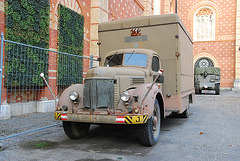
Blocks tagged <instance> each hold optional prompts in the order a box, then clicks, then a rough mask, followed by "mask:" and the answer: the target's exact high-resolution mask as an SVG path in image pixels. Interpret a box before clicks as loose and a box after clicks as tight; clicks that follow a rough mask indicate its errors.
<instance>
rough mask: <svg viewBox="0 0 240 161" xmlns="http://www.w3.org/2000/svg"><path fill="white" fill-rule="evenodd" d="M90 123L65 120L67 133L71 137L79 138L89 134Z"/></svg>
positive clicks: (64, 127) (64, 125)
mask: <svg viewBox="0 0 240 161" xmlns="http://www.w3.org/2000/svg"><path fill="white" fill-rule="evenodd" d="M89 128H90V124H89V123H81V122H69V121H63V129H64V132H65V134H66V135H67V136H68V137H69V138H71V139H79V138H82V137H84V136H86V135H87V133H88V130H89Z"/></svg>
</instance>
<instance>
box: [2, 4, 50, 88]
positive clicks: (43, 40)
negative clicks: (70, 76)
mask: <svg viewBox="0 0 240 161" xmlns="http://www.w3.org/2000/svg"><path fill="white" fill-rule="evenodd" d="M49 11H50V6H49V0H6V2H5V25H6V30H5V39H6V40H12V41H15V42H21V43H24V44H28V45H33V46H38V47H41V48H48V46H49ZM42 72H43V73H45V74H46V75H48V52H46V51H43V50H40V49H34V48H30V47H24V46H21V45H16V44H11V43H6V45H5V86H8V87H11V86H19V87H22V86H43V85H45V84H44V83H43V81H42V78H41V77H39V74H40V73H42Z"/></svg>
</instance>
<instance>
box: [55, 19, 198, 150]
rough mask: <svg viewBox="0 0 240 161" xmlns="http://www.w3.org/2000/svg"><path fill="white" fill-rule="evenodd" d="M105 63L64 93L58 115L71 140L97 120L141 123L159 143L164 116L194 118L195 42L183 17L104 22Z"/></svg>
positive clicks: (146, 139) (145, 136) (146, 138)
mask: <svg viewBox="0 0 240 161" xmlns="http://www.w3.org/2000/svg"><path fill="white" fill-rule="evenodd" d="M98 45H99V51H100V57H101V62H100V66H99V67H96V68H92V69H90V70H89V71H88V72H87V74H86V78H85V79H84V85H83V84H75V85H72V86H70V87H69V88H67V89H66V90H65V91H64V92H63V93H62V95H61V96H60V98H59V102H58V104H57V106H56V110H55V119H58V120H62V121H63V128H64V131H65V133H66V135H67V136H68V137H69V138H71V139H78V138H80V137H84V136H85V135H86V134H87V132H88V130H89V127H90V125H91V124H100V125H111V126H114V125H116V126H117V125H123V126H134V127H137V128H136V129H137V131H138V134H139V135H138V136H139V139H140V142H141V143H142V144H143V145H146V146H153V145H155V144H156V143H157V141H158V138H159V134H160V125H161V119H163V118H165V117H167V116H169V115H170V114H171V113H174V114H179V115H180V116H182V117H188V115H189V110H188V108H189V104H190V103H192V102H193V97H194V75H193V53H192V52H193V43H192V39H191V37H190V35H189V33H188V31H187V30H186V28H185V27H184V25H183V23H182V21H181V20H180V18H179V16H178V15H176V14H169V15H157V16H148V17H139V18H131V19H125V20H118V21H112V22H106V23H102V24H100V25H99V42H98Z"/></svg>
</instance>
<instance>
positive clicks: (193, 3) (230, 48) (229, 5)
mask: <svg viewBox="0 0 240 161" xmlns="http://www.w3.org/2000/svg"><path fill="white" fill-rule="evenodd" d="M203 6H207V7H211V8H212V9H213V10H214V12H215V15H216V20H215V21H216V25H215V41H211V42H209V41H206V42H194V51H193V54H194V55H197V54H199V53H201V52H208V53H211V54H212V55H214V56H215V57H216V58H217V61H218V64H219V66H218V67H220V68H221V87H227V88H232V87H233V82H234V77H235V73H234V72H235V34H236V33H235V31H236V26H235V24H236V1H235V0H228V1H222V0H204V1H201V0H182V1H179V2H178V14H179V16H180V17H181V19H182V21H183V23H184V25H185V26H186V28H187V30H188V31H189V33H190V34H191V35H192V36H193V15H194V13H195V12H196V11H197V9H199V8H201V7H203Z"/></svg>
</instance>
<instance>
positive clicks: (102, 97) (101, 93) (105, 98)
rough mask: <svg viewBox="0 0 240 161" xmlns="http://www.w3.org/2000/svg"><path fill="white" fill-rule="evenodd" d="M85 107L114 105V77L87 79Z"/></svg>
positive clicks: (93, 107) (84, 92) (84, 94)
mask: <svg viewBox="0 0 240 161" xmlns="http://www.w3.org/2000/svg"><path fill="white" fill-rule="evenodd" d="M83 97H84V102H83V103H84V107H86V108H91V109H96V108H108V107H113V106H114V88H113V80H112V79H87V80H85V84H84V91H83Z"/></svg>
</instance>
